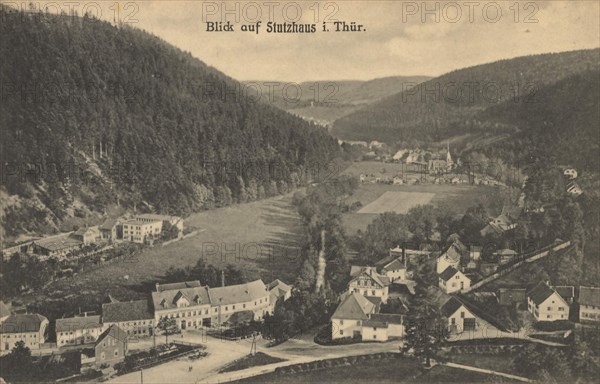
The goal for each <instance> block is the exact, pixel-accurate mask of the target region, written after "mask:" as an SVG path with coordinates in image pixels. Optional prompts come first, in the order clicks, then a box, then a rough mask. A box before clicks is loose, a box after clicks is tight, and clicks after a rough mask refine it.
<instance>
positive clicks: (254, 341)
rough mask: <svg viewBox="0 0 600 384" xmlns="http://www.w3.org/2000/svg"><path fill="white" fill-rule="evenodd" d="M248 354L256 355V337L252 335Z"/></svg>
mask: <svg viewBox="0 0 600 384" xmlns="http://www.w3.org/2000/svg"><path fill="white" fill-rule="evenodd" d="M250 354H251V355H252V356H254V355H256V335H252V345H251V346H250Z"/></svg>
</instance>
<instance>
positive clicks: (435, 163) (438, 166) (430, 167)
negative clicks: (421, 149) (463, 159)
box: [427, 159, 448, 174]
mask: <svg viewBox="0 0 600 384" xmlns="http://www.w3.org/2000/svg"><path fill="white" fill-rule="evenodd" d="M427 171H429V173H430V174H435V173H445V172H447V171H448V163H447V162H446V160H442V159H431V160H429V163H428V164H427Z"/></svg>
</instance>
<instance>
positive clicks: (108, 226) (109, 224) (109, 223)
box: [100, 219, 119, 231]
mask: <svg viewBox="0 0 600 384" xmlns="http://www.w3.org/2000/svg"><path fill="white" fill-rule="evenodd" d="M118 223H119V219H106V220H104V222H103V223H102V225H100V230H104V231H112V229H113V228H114V227H115V225H117V224H118Z"/></svg>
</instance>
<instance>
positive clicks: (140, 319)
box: [102, 300, 155, 337]
mask: <svg viewBox="0 0 600 384" xmlns="http://www.w3.org/2000/svg"><path fill="white" fill-rule="evenodd" d="M102 324H103V328H104V329H106V328H107V327H110V326H111V325H118V326H119V328H120V329H122V330H123V331H125V332H126V333H127V334H128V335H130V336H134V337H146V336H152V335H153V334H154V326H155V322H154V313H153V311H152V306H151V305H150V303H148V300H135V301H117V302H111V303H105V304H102Z"/></svg>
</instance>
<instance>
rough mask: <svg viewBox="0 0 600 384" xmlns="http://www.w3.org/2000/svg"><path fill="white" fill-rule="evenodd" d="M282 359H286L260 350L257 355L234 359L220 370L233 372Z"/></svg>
mask: <svg viewBox="0 0 600 384" xmlns="http://www.w3.org/2000/svg"><path fill="white" fill-rule="evenodd" d="M281 361H285V360H284V359H280V358H277V357H273V356H270V355H267V354H266V353H262V352H258V353H256V355H254V356H252V355H248V356H244V357H243V358H241V359H238V360H236V361H234V362H233V363H231V364H229V365H227V366H225V367H224V368H222V369H221V370H219V372H232V371H239V370H242V369H246V368H250V367H258V366H261V365H269V364H274V363H279V362H281Z"/></svg>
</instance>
